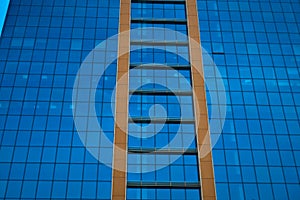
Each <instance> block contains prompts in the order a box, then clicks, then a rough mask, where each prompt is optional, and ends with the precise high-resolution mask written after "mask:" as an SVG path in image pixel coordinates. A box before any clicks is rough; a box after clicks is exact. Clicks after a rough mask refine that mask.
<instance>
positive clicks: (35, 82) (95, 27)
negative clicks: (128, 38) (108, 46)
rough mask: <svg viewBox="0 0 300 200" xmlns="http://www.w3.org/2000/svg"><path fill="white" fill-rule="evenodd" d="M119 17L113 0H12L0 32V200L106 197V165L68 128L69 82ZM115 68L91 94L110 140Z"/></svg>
mask: <svg viewBox="0 0 300 200" xmlns="http://www.w3.org/2000/svg"><path fill="white" fill-rule="evenodd" d="M108 16H109V17H108ZM118 24H119V1H118V0H114V1H108V0H103V1H97V0H89V1H87V0H78V1H61V0H49V1H48V0H47V1H36V0H28V1H21V0H11V2H10V7H9V10H8V14H7V18H6V24H5V26H4V29H3V34H2V37H1V38H0V82H1V88H0V144H1V147H0V199H4V198H6V199H19V198H22V199H35V198H37V199H40V198H43V199H50V198H52V199H55V198H59V199H65V198H70V199H82V198H90V199H97V198H98V199H110V198H111V173H112V172H111V169H110V168H109V167H107V166H106V165H104V164H101V163H99V162H98V160H97V159H96V158H94V157H93V156H92V155H91V154H90V153H89V152H88V151H87V150H86V148H85V147H84V146H83V144H82V143H81V141H80V139H79V136H78V134H77V131H76V129H75V127H74V124H73V117H72V109H73V107H72V88H73V84H74V80H75V76H76V73H77V71H78V69H79V67H80V64H81V62H82V61H83V60H84V58H85V57H86V56H87V54H88V53H89V52H90V51H91V50H92V49H93V48H94V47H95V46H96V45H97V44H99V43H100V42H101V41H103V40H105V39H106V38H108V37H110V36H112V35H114V34H117V33H118ZM111 52H112V51H108V52H107V53H108V54H109V53H111ZM115 75H116V62H115V63H112V64H111V66H110V67H109V68H108V69H107V70H106V72H105V74H104V76H103V77H102V78H101V80H100V82H99V85H98V91H97V95H96V96H97V99H96V109H97V113H98V115H99V121H100V124H102V125H103V126H102V128H103V129H104V131H105V133H106V134H107V136H108V137H109V138H110V139H111V140H113V131H114V130H113V128H114V123H113V117H112V114H111V111H109V109H110V108H111V105H110V102H111V93H112V90H113V86H114V84H115ZM108 103H109V104H108ZM89 134H93V133H89ZM100 143H101V142H100ZM98 150H99V155H100V156H101V155H104V154H112V149H111V147H110V148H105V147H103V148H100V149H98Z"/></svg>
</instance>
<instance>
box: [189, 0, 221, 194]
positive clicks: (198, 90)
mask: <svg viewBox="0 0 300 200" xmlns="http://www.w3.org/2000/svg"><path fill="white" fill-rule="evenodd" d="M186 10H187V21H188V34H189V50H190V62H191V66H192V68H191V72H192V85H193V89H194V105H195V106H194V109H195V116H196V117H195V120H196V124H197V126H196V127H197V130H196V131H197V148H198V161H199V174H200V182H201V196H202V199H204V200H207V199H216V190H215V179H214V170H213V163H212V153H211V143H210V131H209V125H208V112H207V104H206V103H207V102H206V93H205V84H204V74H203V63H202V51H201V42H200V29H199V24H198V11H197V3H196V0H186Z"/></svg>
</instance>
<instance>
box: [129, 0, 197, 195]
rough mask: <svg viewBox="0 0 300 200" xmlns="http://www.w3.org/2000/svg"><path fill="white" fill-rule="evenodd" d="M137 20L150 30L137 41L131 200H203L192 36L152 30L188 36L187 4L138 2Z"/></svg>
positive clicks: (134, 45) (132, 91)
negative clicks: (196, 126) (194, 90)
mask: <svg viewBox="0 0 300 200" xmlns="http://www.w3.org/2000/svg"><path fill="white" fill-rule="evenodd" d="M131 17H132V19H131V29H135V28H148V29H144V30H142V29H141V30H140V32H139V33H138V34H137V35H133V36H132V37H131V49H132V51H131V55H130V62H131V63H130V68H131V69H132V70H130V77H129V92H130V99H129V126H128V135H129V136H128V152H129V153H128V162H127V166H128V175H127V199H171V198H172V199H191V198H192V199H200V183H199V174H198V159H197V148H196V143H195V126H194V123H195V122H194V111H193V101H192V88H191V71H190V65H189V61H188V60H185V59H184V58H183V57H182V55H184V56H185V57H187V58H188V55H189V50H188V41H187V37H186V36H185V37H182V36H180V34H176V33H174V32H171V33H172V34H173V35H171V34H168V33H167V32H166V31H165V30H163V29H159V31H156V30H154V29H149V28H167V29H171V30H173V31H178V32H181V33H183V34H185V35H186V34H187V24H186V15H185V2H184V1H160V2H158V1H157V2H152V1H145V2H136V1H132V7H131ZM149 30H150V31H149ZM152 30H153V31H152ZM170 49H172V50H173V51H172V52H173V53H171V52H170ZM174 52H175V53H177V54H175V53H174ZM170 66H171V67H170ZM172 67H173V68H172ZM158 105H159V106H158ZM188 140H190V141H188ZM170 163H171V164H170Z"/></svg>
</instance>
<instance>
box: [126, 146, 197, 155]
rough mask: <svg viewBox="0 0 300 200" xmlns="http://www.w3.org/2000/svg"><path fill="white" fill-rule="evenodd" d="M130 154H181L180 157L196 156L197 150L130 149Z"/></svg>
mask: <svg viewBox="0 0 300 200" xmlns="http://www.w3.org/2000/svg"><path fill="white" fill-rule="evenodd" d="M128 153H132V154H137V153H140V154H143V153H147V154H179V155H182V154H184V155H187V154H189V155H191V154H192V155H194V154H197V149H183V148H178V149H159V148H132V147H128Z"/></svg>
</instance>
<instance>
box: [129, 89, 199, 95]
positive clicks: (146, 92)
mask: <svg viewBox="0 0 300 200" xmlns="http://www.w3.org/2000/svg"><path fill="white" fill-rule="evenodd" d="M129 94H131V95H136V94H141V95H161V96H169V95H176V96H191V95H193V92H192V91H168V90H134V91H129Z"/></svg>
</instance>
